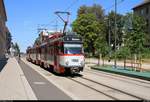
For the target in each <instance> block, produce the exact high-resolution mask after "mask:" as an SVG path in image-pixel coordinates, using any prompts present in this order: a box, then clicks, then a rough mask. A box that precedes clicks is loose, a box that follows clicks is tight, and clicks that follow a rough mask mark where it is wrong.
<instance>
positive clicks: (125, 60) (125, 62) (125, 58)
mask: <svg viewBox="0 0 150 102" xmlns="http://www.w3.org/2000/svg"><path fill="white" fill-rule="evenodd" d="M124 69H126V58H124Z"/></svg>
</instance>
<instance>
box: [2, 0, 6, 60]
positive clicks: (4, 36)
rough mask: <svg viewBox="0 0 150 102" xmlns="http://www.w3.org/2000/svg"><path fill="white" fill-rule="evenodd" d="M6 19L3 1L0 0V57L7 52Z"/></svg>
mask: <svg viewBox="0 0 150 102" xmlns="http://www.w3.org/2000/svg"><path fill="white" fill-rule="evenodd" d="M6 21H7V16H6V11H5V5H4V1H3V0H0V58H3V57H4V56H5V53H6V52H7V48H6V46H7V44H6V43H7V34H6V32H7V29H6Z"/></svg>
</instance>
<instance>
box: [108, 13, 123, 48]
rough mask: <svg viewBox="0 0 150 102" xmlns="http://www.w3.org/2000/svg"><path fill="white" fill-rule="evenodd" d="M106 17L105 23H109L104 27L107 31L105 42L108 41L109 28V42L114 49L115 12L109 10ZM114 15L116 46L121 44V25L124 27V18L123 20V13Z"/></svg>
mask: <svg viewBox="0 0 150 102" xmlns="http://www.w3.org/2000/svg"><path fill="white" fill-rule="evenodd" d="M106 17H107V18H108V19H107V25H109V26H108V27H107V29H106V31H107V35H106V36H107V42H108V37H109V35H108V34H109V32H108V31H109V30H110V34H111V39H110V41H111V44H113V49H115V43H114V42H115V20H114V18H115V12H114V11H111V12H110V13H109V14H108V16H106ZM116 17H117V22H116V23H117V29H116V30H117V33H116V43H117V44H116V45H117V46H118V47H120V46H121V44H122V42H123V39H122V38H123V32H122V30H123V27H124V20H123V15H121V14H116Z"/></svg>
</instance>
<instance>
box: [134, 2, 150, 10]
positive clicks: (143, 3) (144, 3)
mask: <svg viewBox="0 0 150 102" xmlns="http://www.w3.org/2000/svg"><path fill="white" fill-rule="evenodd" d="M148 4H150V0H145V1H144V2H142V3H140V4H138V5H136V6H135V7H134V8H133V10H134V9H136V8H139V7H142V6H144V5H148Z"/></svg>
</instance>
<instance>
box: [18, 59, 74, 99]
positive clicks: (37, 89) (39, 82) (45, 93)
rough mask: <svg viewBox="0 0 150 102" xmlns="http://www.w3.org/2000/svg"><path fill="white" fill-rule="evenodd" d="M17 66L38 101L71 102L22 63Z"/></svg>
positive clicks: (66, 96) (61, 92)
mask: <svg viewBox="0 0 150 102" xmlns="http://www.w3.org/2000/svg"><path fill="white" fill-rule="evenodd" d="M19 64H20V66H21V68H22V70H23V72H24V74H25V77H26V78H27V80H28V82H29V84H30V86H31V88H32V89H33V91H34V93H35V95H36V97H37V99H38V100H72V99H71V97H69V96H68V95H66V94H65V93H64V92H63V91H61V90H60V89H58V88H57V87H56V86H54V85H53V84H52V83H50V82H49V81H48V80H47V79H45V78H44V77H42V76H41V75H40V74H39V73H37V72H36V71H34V70H33V69H32V68H30V66H28V65H26V64H25V63H24V62H23V61H20V63H19Z"/></svg>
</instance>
